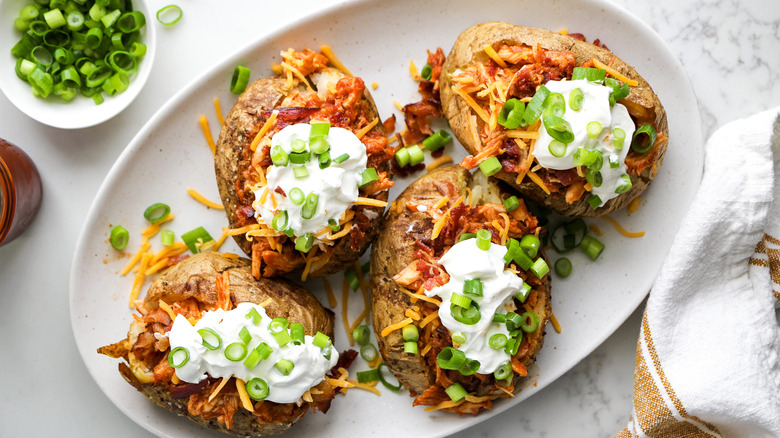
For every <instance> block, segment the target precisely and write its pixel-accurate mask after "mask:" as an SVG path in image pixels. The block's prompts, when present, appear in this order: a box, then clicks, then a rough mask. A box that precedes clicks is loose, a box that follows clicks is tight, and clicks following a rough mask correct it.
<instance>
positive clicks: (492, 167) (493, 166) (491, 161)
mask: <svg viewBox="0 0 780 438" xmlns="http://www.w3.org/2000/svg"><path fill="white" fill-rule="evenodd" d="M501 169H503V166H501V162H500V161H498V157H490V158H488V159H487V160H484V161H483V162H481V163H479V170H481V171H482V173H483V174H485V176H493V175H495V174H497V173H498V172H499V171H500V170H501Z"/></svg>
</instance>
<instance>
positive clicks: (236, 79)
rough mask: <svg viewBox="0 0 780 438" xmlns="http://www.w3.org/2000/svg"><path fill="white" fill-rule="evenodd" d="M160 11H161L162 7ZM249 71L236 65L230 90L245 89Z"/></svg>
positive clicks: (236, 91)
mask: <svg viewBox="0 0 780 438" xmlns="http://www.w3.org/2000/svg"><path fill="white" fill-rule="evenodd" d="M163 9H165V8H163ZM160 11H162V9H161V10H160ZM160 11H158V12H157V19H158V20H159V19H160ZM163 24H165V23H163ZM250 73H251V70H250V69H248V68H246V67H244V66H243V65H237V66H236V68H235V69H233V76H232V77H231V78H230V91H231V92H233V93H235V94H241V93H243V92H244V90H246V86H247V85H248V84H249V75H250Z"/></svg>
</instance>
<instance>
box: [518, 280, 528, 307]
mask: <svg viewBox="0 0 780 438" xmlns="http://www.w3.org/2000/svg"><path fill="white" fill-rule="evenodd" d="M530 293H531V285H530V284H528V283H526V282H523V285H522V286H520V289H519V290H518V291H517V293H516V294H515V295H514V297H515V298H517V299H518V301H520V302H521V303H524V302H525V300H526V299H527V298H528V295H529V294H530Z"/></svg>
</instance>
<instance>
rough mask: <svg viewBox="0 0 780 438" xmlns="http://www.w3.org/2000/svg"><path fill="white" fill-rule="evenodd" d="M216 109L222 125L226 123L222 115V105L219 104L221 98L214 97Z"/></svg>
mask: <svg viewBox="0 0 780 438" xmlns="http://www.w3.org/2000/svg"><path fill="white" fill-rule="evenodd" d="M214 111H215V112H216V113H217V120H219V124H220V125H224V124H225V118H224V117H222V107H221V106H220V105H219V98H218V97H215V98H214Z"/></svg>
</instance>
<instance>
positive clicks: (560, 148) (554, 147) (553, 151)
mask: <svg viewBox="0 0 780 438" xmlns="http://www.w3.org/2000/svg"><path fill="white" fill-rule="evenodd" d="M567 148H568V145H567V144H566V143H563V142H560V141H558V140H552V141H551V142H550V145H549V146H547V150H548V151H550V155H552V156H553V157H559V158H560V157H562V156H564V155H566V149H567Z"/></svg>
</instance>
